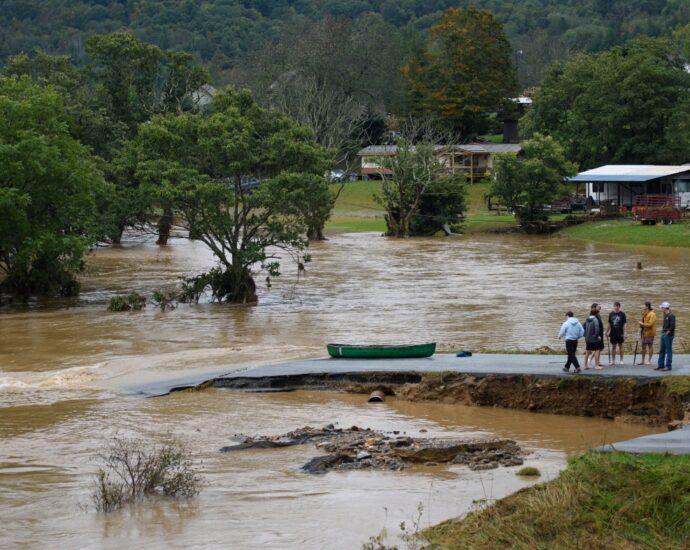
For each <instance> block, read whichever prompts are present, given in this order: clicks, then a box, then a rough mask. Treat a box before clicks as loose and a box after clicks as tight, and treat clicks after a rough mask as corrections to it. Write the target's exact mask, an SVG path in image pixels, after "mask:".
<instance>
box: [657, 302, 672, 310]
mask: <svg viewBox="0 0 690 550" xmlns="http://www.w3.org/2000/svg"><path fill="white" fill-rule="evenodd" d="M670 307H671V304H670V303H669V302H661V305H660V306H659V309H667V308H670Z"/></svg>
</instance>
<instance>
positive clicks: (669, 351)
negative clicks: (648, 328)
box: [654, 302, 676, 371]
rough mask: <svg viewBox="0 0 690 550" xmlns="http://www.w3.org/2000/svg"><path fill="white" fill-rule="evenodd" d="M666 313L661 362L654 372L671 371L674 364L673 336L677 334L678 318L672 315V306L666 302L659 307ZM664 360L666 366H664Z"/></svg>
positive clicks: (662, 334) (660, 348)
mask: <svg viewBox="0 0 690 550" xmlns="http://www.w3.org/2000/svg"><path fill="white" fill-rule="evenodd" d="M659 309H660V310H662V311H663V312H664V325H663V327H662V328H661V345H660V346H659V361H658V362H657V367H656V368H655V369H654V370H665V371H669V370H671V363H672V362H673V336H674V335H675V333H676V316H675V315H674V314H673V313H671V304H669V303H668V302H664V303H663V304H661V305H660V306H659ZM664 360H665V362H666V365H665V366H664Z"/></svg>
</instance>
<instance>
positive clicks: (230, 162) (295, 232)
mask: <svg viewBox="0 0 690 550" xmlns="http://www.w3.org/2000/svg"><path fill="white" fill-rule="evenodd" d="M132 158H134V159H135V162H136V167H135V173H136V177H137V180H138V181H139V182H140V183H141V185H143V186H145V187H146V188H147V189H148V190H149V192H150V193H155V194H157V196H158V197H159V198H160V199H161V200H164V201H169V204H171V206H172V208H173V209H174V210H175V211H177V212H178V213H179V215H180V223H181V224H183V225H184V226H185V227H186V228H187V229H188V230H189V235H190V238H193V239H198V240H201V241H202V242H204V243H205V244H206V245H207V246H208V247H209V248H210V249H211V251H212V252H213V254H214V255H215V257H216V259H217V260H218V262H219V264H220V266H219V268H218V269H216V270H213V271H212V272H210V273H208V274H204V275H203V276H202V277H205V278H206V280H207V281H208V282H209V284H210V286H211V287H212V289H213V293H214V295H215V297H216V298H217V299H218V300H226V301H229V302H235V303H237V302H240V303H242V302H253V301H256V299H257V297H256V286H255V283H254V278H253V270H255V269H256V268H257V267H259V266H260V267H263V268H265V269H267V270H268V271H269V273H271V274H272V275H276V274H277V273H278V263H277V256H278V253H279V251H280V250H281V249H283V250H288V251H290V252H292V253H295V254H301V253H302V251H303V250H304V248H305V247H306V246H307V244H308V243H307V241H306V240H305V238H304V233H305V231H306V225H307V215H306V211H305V204H307V203H308V202H309V201H316V202H318V201H319V200H323V199H319V197H323V196H328V189H327V183H326V182H325V180H324V179H323V177H322V176H321V175H322V174H323V173H324V171H325V169H326V168H327V166H328V165H329V160H330V159H329V156H328V153H327V151H326V150H325V149H324V148H322V147H320V146H319V145H317V144H316V143H314V142H313V140H312V138H311V133H310V132H309V131H308V130H307V129H306V128H304V127H302V126H299V125H298V124H296V123H294V122H292V121H291V120H290V119H288V118H287V117H286V116H284V115H281V114H280V113H278V112H276V111H272V110H268V109H264V108H261V107H260V106H259V105H258V104H257V103H256V102H255V101H254V100H253V98H252V97H251V95H250V94H249V93H248V92H245V91H233V90H227V91H225V92H223V93H220V94H218V95H217V96H216V97H215V98H214V101H213V103H212V105H211V108H210V110H209V111H208V112H206V113H203V114H189V113H187V114H182V115H179V116H159V117H154V118H153V119H152V121H151V123H150V124H144V125H141V126H140V127H139V133H138V136H137V138H136V140H135V142H134V152H133V153H132ZM247 176H252V177H255V178H259V179H260V181H261V183H260V185H258V187H255V186H250V185H247V182H248V179H247ZM323 189H325V194H324V193H322V192H319V190H321V191H323Z"/></svg>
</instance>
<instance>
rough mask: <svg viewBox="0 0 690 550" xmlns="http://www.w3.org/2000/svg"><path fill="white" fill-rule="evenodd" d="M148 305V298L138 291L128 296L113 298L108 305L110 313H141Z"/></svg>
mask: <svg viewBox="0 0 690 550" xmlns="http://www.w3.org/2000/svg"><path fill="white" fill-rule="evenodd" d="M145 305H146V298H145V297H144V296H142V295H141V294H139V293H138V292H136V291H134V290H133V291H132V292H130V293H129V294H128V295H127V296H113V297H112V298H111V299H110V303H109V304H108V311H130V310H132V309H133V310H135V311H139V310H140V309H143V307H144V306H145Z"/></svg>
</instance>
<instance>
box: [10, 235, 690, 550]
mask: <svg viewBox="0 0 690 550" xmlns="http://www.w3.org/2000/svg"><path fill="white" fill-rule="evenodd" d="M312 255H313V262H312V263H311V264H308V265H307V271H306V274H304V275H302V276H300V277H298V274H297V269H296V267H294V266H292V265H289V264H287V263H286V264H285V265H284V266H283V276H282V277H280V278H278V279H275V280H274V281H272V286H271V287H270V288H266V286H265V285H263V284H259V287H260V292H259V297H260V304H259V305H258V306H255V307H240V306H226V305H217V304H210V303H206V304H199V305H180V306H179V307H178V308H177V309H175V310H173V311H167V312H161V311H158V310H156V309H154V308H153V307H152V306H149V307H148V308H147V309H146V310H145V311H142V312H130V313H107V312H106V311H105V308H106V306H107V302H108V300H109V299H110V297H112V296H113V295H116V294H123V293H126V292H128V291H130V290H137V291H139V292H141V293H144V294H148V295H150V293H151V292H152V291H153V290H154V289H157V288H165V287H166V286H170V285H174V284H175V282H176V281H177V279H178V278H179V277H183V276H189V275H190V274H195V273H199V272H201V271H203V270H205V269H208V268H209V267H211V266H213V259H212V257H211V255H210V254H209V253H208V251H207V250H206V249H205V248H204V247H203V246H202V245H200V244H198V243H192V242H189V241H186V240H184V239H174V240H173V242H172V245H171V246H169V247H167V248H164V249H160V248H159V247H156V246H155V245H154V244H152V242H150V241H148V242H147V241H143V240H142V239H138V238H135V237H132V238H131V239H130V240H128V241H127V242H126V243H125V245H124V246H123V247H122V248H107V249H100V250H97V251H96V252H95V253H94V254H93V255H92V256H91V257H90V259H89V265H90V267H91V272H90V274H89V276H88V277H87V278H86V279H85V280H84V282H83V293H82V295H81V297H80V299H79V300H78V301H76V302H73V303H69V304H65V303H58V304H30V305H29V306H28V307H26V308H14V309H4V310H0V519H2V521H3V527H4V528H3V530H2V532H0V546H2V547H3V548H5V547H33V546H44V545H49V544H51V543H54V542H56V541H60V542H61V544H62V546H63V547H65V548H77V547H112V548H115V547H122V546H124V545H126V544H129V545H132V544H133V545H137V546H146V547H148V548H157V547H161V548H162V547H169V546H170V545H171V544H172V545H174V546H190V545H193V546H196V547H202V548H208V547H215V546H219V545H226V546H231V547H233V546H234V547H238V548H239V547H248V546H256V545H258V544H265V545H266V547H270V548H275V547H284V548H290V547H295V546H300V545H301V546H303V547H308V548H323V547H333V548H336V547H337V548H353V547H355V548H357V547H359V546H360V545H361V543H362V542H363V541H365V540H366V539H367V538H368V537H369V536H371V535H375V534H377V533H378V532H379V531H380V530H381V529H382V528H383V527H387V528H388V530H389V531H391V532H395V531H396V530H397V525H398V524H399V522H400V521H403V520H406V521H407V522H408V523H409V522H410V520H412V519H413V518H414V517H415V515H416V509H417V505H418V503H420V502H421V503H422V504H423V506H424V515H423V518H422V521H423V526H426V525H427V524H428V523H429V522H436V521H440V520H442V519H445V518H448V517H453V516H456V515H459V514H461V513H463V512H465V511H467V510H468V509H469V508H471V507H472V502H473V501H474V500H481V499H491V498H499V497H500V496H502V495H503V494H506V493H508V492H510V491H512V490H514V489H515V488H518V487H522V486H524V485H526V484H528V483H529V482H527V481H522V480H520V479H519V478H517V477H516V476H515V474H514V470H515V469H500V470H495V471H492V472H489V473H487V472H483V473H481V475H480V473H473V472H470V471H468V470H464V469H463V468H461V467H451V468H442V469H436V468H418V469H413V470H410V471H408V472H405V473H402V474H401V473H380V472H349V473H330V474H328V475H326V476H317V477H315V476H307V475H306V474H302V473H301V472H299V466H301V465H302V464H303V463H304V462H306V460H308V459H309V458H311V457H312V456H314V454H315V452H316V451H315V449H314V448H313V447H311V446H305V447H298V448H292V449H278V450H268V451H266V450H264V451H258V450H254V451H251V452H249V451H248V452H246V453H244V454H235V455H233V456H230V455H221V454H220V453H218V452H217V449H218V448H220V447H221V446H223V445H226V444H228V443H229V442H230V439H231V438H232V436H233V434H235V433H249V434H278V433H283V432H286V431H289V430H291V429H293V428H296V427H299V426H303V425H305V424H311V425H314V426H319V425H322V424H325V423H328V422H334V423H336V422H337V423H339V424H340V425H341V426H349V425H352V424H358V425H360V426H366V427H371V428H375V429H382V430H401V431H407V432H408V433H410V434H412V435H415V434H417V433H419V430H421V429H426V430H428V432H429V433H428V434H426V435H438V436H444V437H454V436H457V435H459V434H475V433H482V434H497V435H500V436H503V437H511V438H514V439H516V440H518V441H519V442H521V443H522V444H524V445H527V446H529V447H531V448H533V449H535V452H534V454H533V455H531V456H530V457H528V459H527V460H526V464H528V465H537V466H538V467H540V468H541V469H542V471H544V472H545V474H546V476H549V475H555V473H556V472H557V471H558V469H559V468H561V467H562V465H563V463H564V460H565V457H566V456H567V455H569V454H573V453H577V452H579V451H582V450H584V449H587V448H590V447H592V446H594V445H599V444H602V443H604V442H610V441H616V440H621V439H627V438H630V437H635V436H638V435H643V434H647V433H651V430H649V429H648V428H644V427H640V426H628V425H621V424H617V423H613V422H607V421H603V420H594V419H585V418H565V417H552V416H549V415H535V414H530V413H523V412H519V411H502V410H497V409H476V408H469V409H468V408H465V407H458V406H447V405H435V404H419V403H406V402H398V401H396V400H391V401H389V402H387V403H386V404H384V405H383V406H376V407H373V406H367V405H364V404H363V398H362V396H342V395H334V394H328V393H306V392H297V393H294V394H278V395H265V394H238V393H232V392H225V391H222V390H212V391H206V392H194V393H179V394H173V395H171V396H169V397H166V398H157V399H141V398H140V397H137V396H136V395H132V391H131V390H132V388H136V386H137V385H141V384H145V383H148V382H150V381H156V380H169V379H174V378H176V377H180V376H184V375H188V374H189V373H190V372H191V373H195V374H198V375H199V377H203V375H204V374H205V373H211V374H215V373H220V372H231V371H234V370H239V369H243V368H246V367H247V366H251V365H256V364H261V363H265V362H271V363H274V362H277V361H280V360H282V359H288V358H295V357H317V356H323V355H325V344H326V342H328V341H340V342H368V343H392V342H400V343H410V342H417V341H427V340H429V341H431V340H434V341H437V342H439V343H440V344H441V345H442V346H445V347H447V348H463V349H475V350H476V349H480V348H484V349H501V350H506V349H524V350H527V349H534V348H536V347H540V346H544V345H547V346H551V347H554V348H558V347H559V343H558V341H557V339H556V334H557V331H558V327H559V326H560V323H561V321H562V318H563V314H564V311H565V310H566V309H568V308H573V309H574V311H575V312H576V315H578V316H579V317H580V318H581V319H582V318H584V314H585V312H586V309H587V308H588V306H589V304H590V303H591V302H592V301H598V302H602V303H603V304H605V305H604V311H607V310H608V309H607V307H608V304H609V303H611V302H612V301H613V300H619V301H621V302H622V303H623V309H624V310H625V311H627V312H628V315H629V319H631V320H635V319H636V318H637V316H638V314H639V312H640V309H641V308H640V306H641V304H642V302H643V301H645V300H651V301H652V302H653V303H655V304H657V303H660V302H661V301H662V300H669V301H671V302H672V303H673V305H674V309H675V311H676V314H677V316H678V333H679V334H680V335H685V334H687V329H686V327H687V319H688V318H689V317H690V298H689V297H690V278H688V276H687V274H688V268H689V267H690V253H689V252H688V251H684V250H660V251H657V250H653V249H652V250H646V251H643V252H640V251H633V252H631V251H627V250H622V249H620V248H613V247H606V246H604V245H587V244H580V243H574V242H570V241H567V240H564V239H560V238H529V239H525V238H524V237H513V236H482V237H474V238H472V240H464V239H422V240H403V241H398V240H392V239H384V238H380V237H378V236H377V235H373V234H342V235H335V236H332V237H331V239H330V240H329V241H327V242H323V243H316V244H315V245H314V246H313V247H312ZM637 262H642V265H643V269H642V270H637V269H636V264H637ZM259 282H260V283H261V282H263V279H259ZM631 332H633V331H631ZM677 341H679V345H682V344H683V342H682V341H680V339H679V338H677ZM168 431H171V432H173V433H174V434H175V435H176V436H177V437H179V438H180V439H181V440H183V441H184V442H186V443H188V444H189V446H190V447H191V448H192V450H193V451H194V455H195V460H196V461H197V463H198V465H199V470H200V471H201V472H202V474H203V476H204V477H205V479H206V486H205V488H204V489H203V491H202V493H201V495H200V496H199V498H197V499H195V500H194V501H192V502H190V503H182V504H180V503H173V502H160V503H156V504H154V505H152V506H143V507H137V508H134V509H130V510H125V511H123V512H118V513H115V514H110V515H108V516H101V515H98V514H95V513H94V512H93V511H89V510H88V509H87V510H83V509H82V507H83V505H87V504H89V491H90V483H91V478H90V476H91V474H92V473H93V472H94V471H95V469H96V467H97V466H96V464H95V463H94V461H93V455H94V453H95V452H96V451H97V450H98V449H100V448H102V446H103V444H104V442H106V441H107V438H108V437H111V436H112V435H113V434H115V433H120V434H122V435H137V436H146V437H151V438H156V437H161V435H162V434H164V433H165V432H168Z"/></svg>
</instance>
